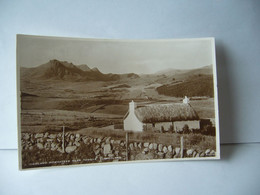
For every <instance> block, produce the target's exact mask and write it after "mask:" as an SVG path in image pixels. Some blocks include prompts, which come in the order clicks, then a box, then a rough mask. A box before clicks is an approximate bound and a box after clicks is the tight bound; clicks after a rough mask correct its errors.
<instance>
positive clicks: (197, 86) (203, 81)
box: [156, 74, 214, 97]
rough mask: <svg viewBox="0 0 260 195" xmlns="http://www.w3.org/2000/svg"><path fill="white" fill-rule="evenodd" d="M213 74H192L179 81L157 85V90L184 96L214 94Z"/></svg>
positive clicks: (170, 94) (210, 95) (163, 93)
mask: <svg viewBox="0 0 260 195" xmlns="http://www.w3.org/2000/svg"><path fill="white" fill-rule="evenodd" d="M213 87H214V86H213V75H202V74H200V75H197V76H192V77H190V78H189V79H187V80H185V81H183V82H181V83H177V84H168V85H162V86H160V87H157V88H156V90H157V92H158V93H159V94H162V95H167V96H173V97H184V96H189V97H192V96H208V97H213V96H214V88H213Z"/></svg>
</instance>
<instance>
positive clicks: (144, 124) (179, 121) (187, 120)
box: [124, 97, 200, 132]
mask: <svg viewBox="0 0 260 195" xmlns="http://www.w3.org/2000/svg"><path fill="white" fill-rule="evenodd" d="M184 128H188V129H199V128H200V120H199V117H198V115H197V113H196V112H195V110H194V109H193V108H192V106H191V105H190V104H189V101H187V97H185V99H184V101H183V103H174V104H153V105H148V106H143V107H137V106H136V104H135V102H134V101H132V102H130V103H129V110H128V112H127V114H126V115H125V117H124V130H126V131H135V132H142V131H150V130H152V131H161V132H167V131H170V130H173V131H175V132H179V131H182V130H183V129H184Z"/></svg>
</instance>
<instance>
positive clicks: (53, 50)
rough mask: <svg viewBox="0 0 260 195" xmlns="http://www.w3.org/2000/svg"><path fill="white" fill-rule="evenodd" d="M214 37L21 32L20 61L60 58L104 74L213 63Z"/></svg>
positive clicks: (37, 62) (27, 63)
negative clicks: (99, 36) (76, 35)
mask: <svg viewBox="0 0 260 195" xmlns="http://www.w3.org/2000/svg"><path fill="white" fill-rule="evenodd" d="M213 47H214V45H213V42H212V41H211V39H180V40H153V41H151V40H150V41H148V40H147V41H129V40H128V41H124V40H120V41H116V40H101V39H99V40H98V39H77V38H57V37H38V36H25V35H18V39H17V50H18V53H17V54H18V55H17V57H18V64H19V65H20V66H23V67H35V66H39V65H41V64H44V63H47V62H48V61H49V60H52V59H57V60H61V61H68V62H72V63H73V64H75V65H80V64H87V65H88V66H89V67H90V68H93V67H97V68H98V69H99V70H100V71H101V72H103V73H131V72H133V73H137V74H140V73H144V74H148V73H155V72H158V71H161V70H165V69H169V68H173V69H193V68H199V67H202V66H207V65H211V64H213V57H214V56H213V55H212V48H213Z"/></svg>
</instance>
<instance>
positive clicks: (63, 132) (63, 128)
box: [62, 125, 65, 153]
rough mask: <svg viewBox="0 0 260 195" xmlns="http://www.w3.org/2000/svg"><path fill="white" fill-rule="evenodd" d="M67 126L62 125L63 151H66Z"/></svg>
mask: <svg viewBox="0 0 260 195" xmlns="http://www.w3.org/2000/svg"><path fill="white" fill-rule="evenodd" d="M64 139H65V126H64V125H63V127H62V152H63V153H64V152H65V141H64Z"/></svg>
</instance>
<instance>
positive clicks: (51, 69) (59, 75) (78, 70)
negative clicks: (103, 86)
mask: <svg viewBox="0 0 260 195" xmlns="http://www.w3.org/2000/svg"><path fill="white" fill-rule="evenodd" d="M20 74H21V78H32V79H42V80H46V79H48V80H67V81H91V80H93V81H114V80H119V79H120V78H121V77H130V78H136V77H139V76H138V75H136V74H133V73H130V74H122V75H118V74H111V73H110V74H103V73H102V72H100V71H99V70H98V68H92V69H91V68H89V67H88V65H86V64H82V65H77V66H76V65H74V64H72V63H69V62H67V61H59V60H56V59H54V60H50V61H49V62H47V63H45V64H42V65H40V66H37V67H33V68H25V67H21V72H20Z"/></svg>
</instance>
